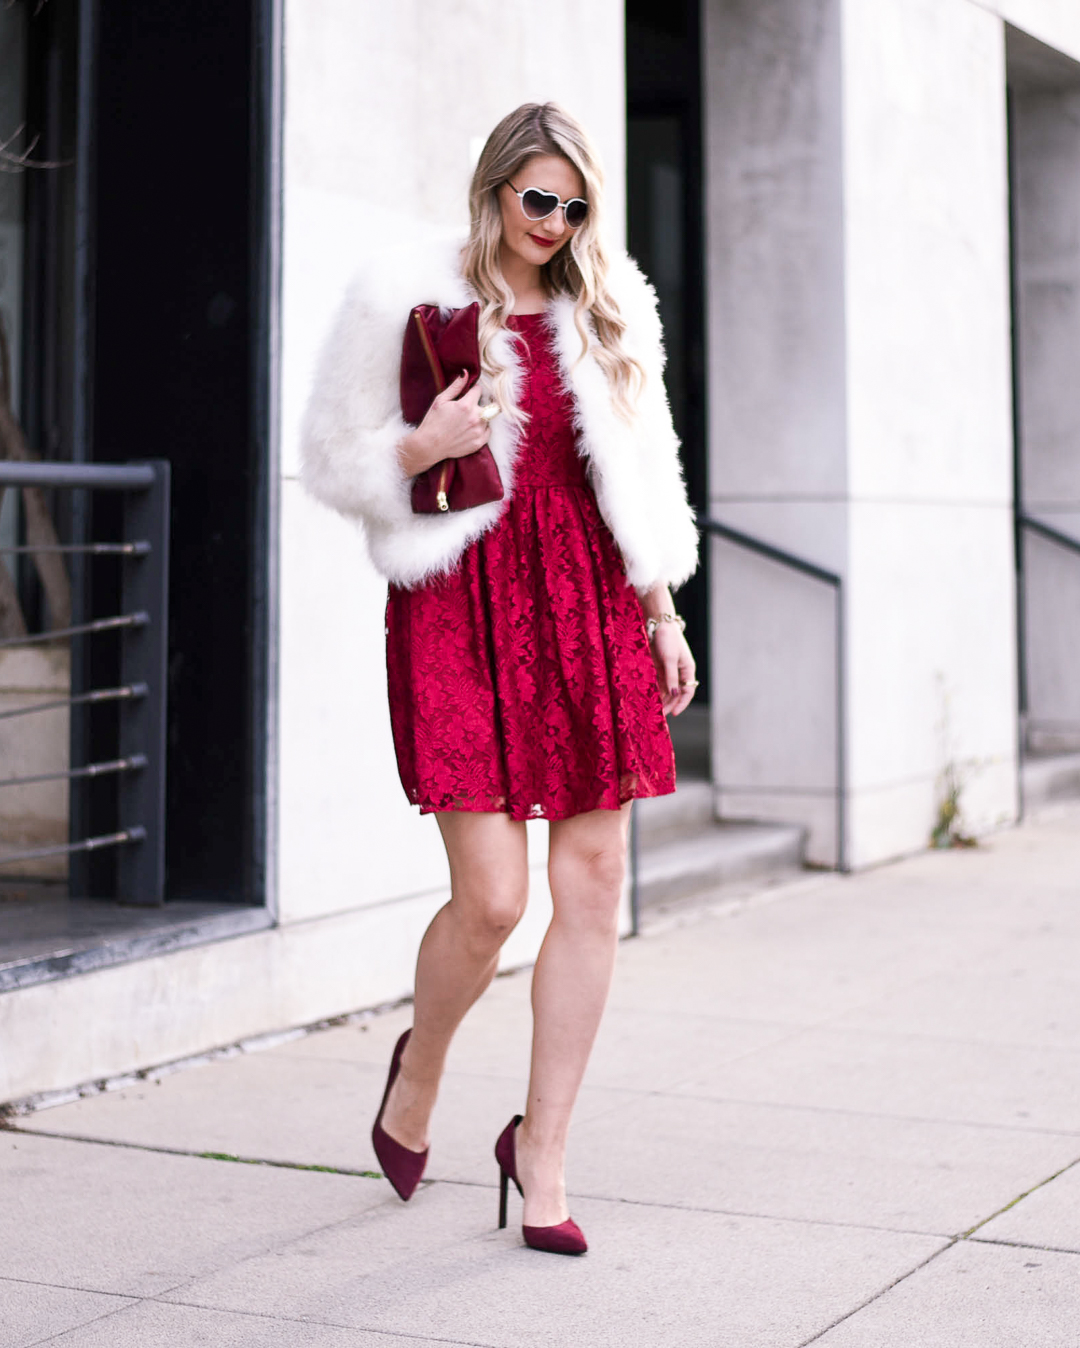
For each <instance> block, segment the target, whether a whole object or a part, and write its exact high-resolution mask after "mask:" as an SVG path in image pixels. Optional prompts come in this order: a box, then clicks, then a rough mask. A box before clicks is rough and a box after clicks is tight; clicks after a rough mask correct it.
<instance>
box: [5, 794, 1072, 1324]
mask: <svg viewBox="0 0 1080 1348" xmlns="http://www.w3.org/2000/svg"><path fill="white" fill-rule="evenodd" d="M1078 955H1080V812H1078V811H1077V810H1076V809H1075V808H1073V809H1070V810H1064V809H1063V810H1061V811H1060V812H1058V813H1057V814H1055V815H1053V816H1050V815H1047V816H1044V817H1043V818H1042V819H1041V820H1040V821H1039V822H1037V823H1035V824H1029V825H1028V826H1026V827H1024V828H1023V829H1020V830H1016V831H1014V832H1010V833H1006V834H1002V835H1000V836H997V837H995V838H993V839H991V840H990V841H989V842H988V843H987V844H986V845H985V846H984V847H982V848H980V849H978V850H977V851H974V852H954V853H948V854H941V853H938V854H927V855H925V856H920V857H917V858H915V859H914V860H911V861H908V862H904V863H902V864H899V865H896V866H892V867H888V868H885V869H882V870H879V871H875V872H872V873H868V874H863V875H860V876H857V877H855V878H852V879H847V880H842V879H839V878H836V877H826V878H823V879H820V880H812V881H806V882H800V883H799V884H797V885H795V886H791V887H788V888H787V889H784V890H780V891H775V892H773V893H771V894H770V895H768V896H767V897H759V898H758V899H756V900H754V901H753V902H750V903H747V904H746V905H745V906H743V907H741V908H737V909H734V910H732V909H730V908H729V909H727V910H723V911H714V912H711V913H709V912H704V913H700V912H699V913H698V914H697V915H694V916H687V917H686V918H685V919H684V920H683V921H682V922H681V923H680V922H678V921H672V922H671V924H670V925H669V926H668V927H667V928H666V929H664V930H658V931H654V932H653V933H652V934H650V935H648V936H647V937H645V938H643V939H641V940H638V941H632V942H628V943H626V944H625V945H624V946H623V948H622V951H621V955H620V962H619V971H618V975H617V982H616V986H615V990H614V993H613V996H612V1002H611V1007H610V1010H609V1013H608V1017H607V1020H606V1022H605V1026H604V1030H603V1033H602V1037H601V1040H600V1042H599V1044H598V1045H597V1050H596V1054H595V1057H594V1061H593V1064H592V1066H591V1068H590V1072H589V1076H588V1078H587V1085H586V1087H585V1089H584V1091H583V1093H582V1097H581V1101H580V1105H579V1108H578V1113H577V1116H576V1124H575V1129H574V1133H573V1143H572V1151H571V1156H570V1168H569V1177H570V1184H571V1190H572V1209H573V1213H574V1216H575V1217H576V1218H577V1220H578V1221H579V1222H580V1223H581V1225H582V1226H583V1228H584V1229H585V1231H586V1233H587V1235H588V1237H589V1240H590V1242H591V1246H592V1248H591V1250H590V1252H589V1254H588V1255H587V1256H586V1257H585V1258H584V1259H580V1260H573V1259H565V1258H559V1257H556V1256H551V1255H543V1254H538V1253H535V1252H533V1251H530V1250H528V1249H526V1248H524V1247H523V1246H522V1244H521V1240H520V1230H519V1229H518V1228H517V1226H516V1225H515V1226H512V1228H511V1229H510V1230H509V1231H503V1232H499V1231H497V1230H496V1229H495V1219H496V1189H495V1180H496V1172H495V1164H494V1161H493V1159H492V1155H491V1148H492V1145H493V1143H494V1140H495V1137H496V1134H497V1133H498V1132H499V1130H500V1128H501V1127H502V1126H503V1125H504V1124H505V1122H506V1120H507V1119H508V1118H509V1116H510V1115H511V1114H512V1113H513V1112H514V1111H515V1110H517V1109H518V1108H520V1106H521V1104H522V1100H523V1092H524V1083H525V1075H524V1069H525V1065H526V1060H527V1053H528V1037H529V1008H528V993H529V983H528V975H527V974H518V975H513V976H511V977H507V978H502V979H499V980H498V981H497V982H496V984H495V986H494V987H493V988H492V989H491V990H490V992H489V993H488V994H487V996H486V997H485V998H484V1000H483V1001H482V1002H481V1004H480V1005H479V1006H478V1007H477V1008H476V1009H475V1010H474V1011H473V1012H472V1013H471V1015H470V1017H469V1019H468V1020H467V1022H466V1024H465V1026H464V1027H463V1029H462V1032H461V1034H460V1036H459V1039H458V1041H457V1043H456V1044H455V1049H454V1053H453V1057H452V1061H451V1068H450V1072H449V1075H448V1078H447V1081H446V1085H445V1089H444V1092H443V1096H442V1099H441V1101H440V1105H439V1111H438V1116H437V1119H436V1124H435V1133H434V1145H433V1149H432V1158H431V1164H430V1168H429V1176H430V1183H426V1184H425V1186H424V1187H423V1188H422V1190H421V1191H420V1192H419V1193H418V1194H417V1195H416V1197H415V1198H414V1199H413V1201H412V1202H411V1203H409V1204H408V1205H407V1206H406V1205H403V1204H401V1203H400V1202H399V1201H398V1200H397V1199H396V1198H395V1197H394V1196H393V1194H392V1192H391V1190H390V1188H389V1186H388V1185H387V1184H386V1182H385V1181H383V1180H381V1179H377V1178H369V1177H365V1176H364V1175H363V1173H361V1172H364V1171H367V1170H369V1169H372V1168H374V1165H375V1162H374V1157H373V1156H372V1155H371V1152H370V1147H369V1143H368V1140H367V1133H368V1129H369V1126H370V1121H371V1117H372V1114H373V1112H374V1110H375V1108H376V1106H377V1103H378V1098H379V1094H380V1092H381V1089H382V1084H383V1079H384V1073H385V1070H386V1064H387V1061H388V1058H389V1053H390V1048H391V1045H392V1043H393V1041H394V1039H395V1037H396V1036H397V1034H398V1033H399V1032H400V1030H401V1029H402V1028H403V1027H404V1026H406V1025H407V1024H408V1023H409V1019H410V1011H409V1008H408V1007H403V1008H400V1009H398V1010H395V1011H391V1012H388V1013H387V1014H385V1015H382V1016H378V1017H373V1018H369V1019H367V1020H359V1021H356V1022H354V1023H351V1024H347V1025H343V1026H341V1027H339V1028H332V1029H327V1030H323V1031H319V1032H316V1033H312V1034H308V1035H306V1036H302V1037H295V1038H292V1039H288V1040H286V1041H285V1042H279V1043H278V1044H277V1045H276V1046H274V1047H269V1048H264V1049H263V1051H258V1052H256V1051H247V1052H237V1053H236V1054H235V1055H234V1056H232V1057H228V1058H222V1059H220V1060H217V1061H213V1062H210V1063H209V1064H207V1065H205V1066H201V1067H194V1068H190V1069H189V1070H183V1071H178V1072H174V1073H171V1074H163V1075H161V1076H159V1077H157V1078H156V1079H155V1078H153V1077H151V1078H150V1079H147V1080H142V1081H138V1082H135V1083H133V1084H131V1085H130V1086H128V1087H126V1088H123V1089H119V1090H116V1091H113V1092H110V1093H106V1094H100V1095H96V1096H94V1097H92V1098H86V1099H82V1100H78V1101H76V1102H75V1103H72V1104H68V1105H63V1106H58V1107H55V1108H52V1109H49V1110H42V1111H39V1112H37V1113H35V1114H31V1115H26V1116H22V1117H18V1118H15V1119H13V1120H11V1121H10V1122H11V1125H12V1128H13V1131H9V1132H0V1193H2V1202H0V1275H2V1276H0V1344H2V1345H3V1348H25V1346H28V1345H31V1344H39V1343H45V1342H48V1343H50V1344H56V1345H58V1346H62V1348H127V1346H128V1345H131V1346H132V1348H165V1345H168V1346H169V1348H175V1346H176V1345H179V1346H180V1348H187V1345H195V1344H213V1345H215V1348H232V1346H233V1345H237V1346H238V1348H300V1346H302V1345H313V1346H314V1348H354V1346H359V1345H372V1346H374V1345H381V1346H382V1348H403V1345H407V1344H410V1343H411V1344H417V1345H422V1344H433V1343H438V1344H446V1343H451V1344H459V1343H460V1344H471V1345H499V1346H500V1348H502V1346H505V1348H512V1346H513V1348H516V1346H517V1345H543V1346H544V1348H549V1346H550V1348H593V1346H594V1345H596V1346H599V1345H607V1344H618V1345H626V1346H629V1348H651V1346H652V1345H672V1348H691V1346H692V1345H710V1348H796V1345H804V1344H810V1343H814V1344H820V1345H822V1348H879V1346H880V1348H908V1346H909V1345H910V1346H911V1348H915V1346H916V1345H917V1346H918V1348H1059V1346H1060V1348H1076V1345H1077V1344H1078V1343H1080V997H1078V995H1077V990H1078V981H1080V976H1078ZM237 1160H249V1161H262V1162H271V1163H273V1164H261V1165H258V1164H252V1165H245V1164H236V1161H237ZM511 1212H512V1218H513V1219H514V1220H515V1222H517V1223H519V1222H520V1212H521V1209H520V1202H519V1201H518V1200H517V1199H516V1196H514V1197H513V1198H512V1203H511Z"/></svg>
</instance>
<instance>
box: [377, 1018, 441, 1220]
mask: <svg viewBox="0 0 1080 1348" xmlns="http://www.w3.org/2000/svg"><path fill="white" fill-rule="evenodd" d="M410 1034H412V1030H406V1031H405V1033H404V1034H403V1035H402V1036H401V1038H400V1039H399V1040H398V1041H397V1044H396V1045H395V1046H394V1055H393V1057H392V1058H391V1059H390V1075H389V1076H388V1077H387V1080H386V1090H385V1091H383V1098H382V1104H381V1105H380V1106H379V1112H378V1114H376V1115H375V1123H374V1125H373V1126H372V1129H371V1145H372V1146H373V1147H374V1148H375V1155H376V1156H377V1157H378V1158H379V1164H380V1165H381V1166H382V1171H383V1174H384V1175H385V1176H386V1178H387V1179H388V1180H389V1181H390V1183H391V1184H392V1185H393V1186H394V1190H395V1192H396V1193H397V1195H398V1197H399V1198H400V1199H401V1200H402V1202H404V1203H407V1202H408V1201H409V1199H410V1198H412V1196H413V1194H414V1193H415V1192H416V1186H417V1185H418V1184H419V1183H420V1180H421V1178H422V1177H423V1174H424V1167H425V1166H426V1165H427V1158H428V1148H427V1147H425V1148H424V1150H423V1151H410V1150H409V1148H408V1147H403V1146H402V1145H401V1143H400V1142H395V1141H394V1139H393V1138H392V1137H391V1136H390V1134H389V1133H388V1132H387V1131H386V1129H385V1128H384V1127H383V1126H382V1116H383V1110H384V1109H385V1108H386V1101H387V1098H388V1097H389V1095H390V1087H391V1086H392V1085H393V1084H394V1082H395V1081H396V1080H397V1075H398V1072H399V1070H400V1068H401V1055H402V1053H404V1051H405V1045H406V1044H407V1043H408V1042H409V1035H410Z"/></svg>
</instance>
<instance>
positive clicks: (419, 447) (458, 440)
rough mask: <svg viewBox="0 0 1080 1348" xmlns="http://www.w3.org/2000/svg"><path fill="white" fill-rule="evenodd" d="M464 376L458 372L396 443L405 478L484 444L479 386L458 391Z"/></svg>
mask: <svg viewBox="0 0 1080 1348" xmlns="http://www.w3.org/2000/svg"><path fill="white" fill-rule="evenodd" d="M466 378H467V376H466V375H464V374H459V375H458V377H457V378H456V379H455V380H454V382H453V383H452V384H448V385H447V387H446V388H444V389H443V391H442V392H441V393H439V394H436V396H435V401H434V402H433V403H432V404H431V406H430V407H429V408H428V410H427V413H426V415H425V416H424V419H423V421H422V422H421V423H420V425H419V426H417V428H416V430H415V431H410V432H409V434H408V435H407V436H406V437H405V439H404V440H402V442H401V444H400V445H399V446H398V457H399V459H400V460H401V466H402V468H403V469H404V470H405V476H406V477H416V475H417V473H423V472H425V471H426V470H427V469H428V468H430V467H431V466H432V465H433V464H436V463H441V462H442V461H443V459H461V458H464V456H465V455H466V454H474V453H475V452H476V451H477V450H478V449H480V448H482V446H484V445H486V444H487V441H488V434H489V426H488V422H487V421H486V420H485V419H484V418H483V417H482V416H481V415H480V385H479V384H474V385H473V387H472V388H471V389H469V391H468V393H461V390H462V389H463V388H464V387H465V381H466ZM458 394H461V396H460V397H458Z"/></svg>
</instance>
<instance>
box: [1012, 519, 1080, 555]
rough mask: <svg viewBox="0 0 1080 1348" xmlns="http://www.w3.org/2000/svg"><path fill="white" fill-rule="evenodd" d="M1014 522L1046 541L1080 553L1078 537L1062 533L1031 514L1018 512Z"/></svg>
mask: <svg viewBox="0 0 1080 1348" xmlns="http://www.w3.org/2000/svg"><path fill="white" fill-rule="evenodd" d="M1016 524H1017V527H1018V528H1020V529H1027V531H1028V532H1029V533H1032V534H1038V535H1039V537H1040V538H1045V539H1046V541H1047V542H1048V543H1056V544H1057V545H1058V547H1059V548H1065V549H1066V550H1067V551H1068V552H1075V553H1077V554H1078V555H1080V539H1077V538H1073V537H1071V536H1070V535H1069V534H1063V533H1062V532H1061V530H1060V529H1053V528H1051V527H1050V525H1049V524H1043V522H1042V520H1037V519H1034V518H1033V517H1032V516H1031V515H1024V514H1018V515H1017V516H1016Z"/></svg>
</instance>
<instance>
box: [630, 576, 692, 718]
mask: <svg viewBox="0 0 1080 1348" xmlns="http://www.w3.org/2000/svg"><path fill="white" fill-rule="evenodd" d="M640 598H641V611H642V613H643V614H644V615H645V619H646V621H647V620H648V619H649V618H655V619H657V622H656V625H655V627H654V628H653V634H652V637H651V638H650V640H649V649H650V651H651V652H652V658H653V664H654V665H655V666H656V681H657V683H658V684H659V686H660V696H661V698H662V699H663V704H664V715H665V716H678V715H679V713H680V712H682V711H685V710H686V708H687V707H688V706H689V705H690V702H691V700H692V698H693V696H694V694H695V693H696V692H697V682H696V680H695V678H694V671H695V666H694V657H693V655H692V654H691V652H690V647H689V646H688V645H687V642H686V638H685V637H684V636H683V632H682V625H681V624H680V623H677V622H672V621H670V618H674V617H675V616H676V613H675V603H674V600H673V599H672V597H671V591H670V589H668V587H667V586H666V585H654V586H653V587H652V588H651V589H650V590H646V591H645V593H644V594H642V595H641V596H640ZM664 614H667V615H669V617H668V620H664V618H663V615H664Z"/></svg>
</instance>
